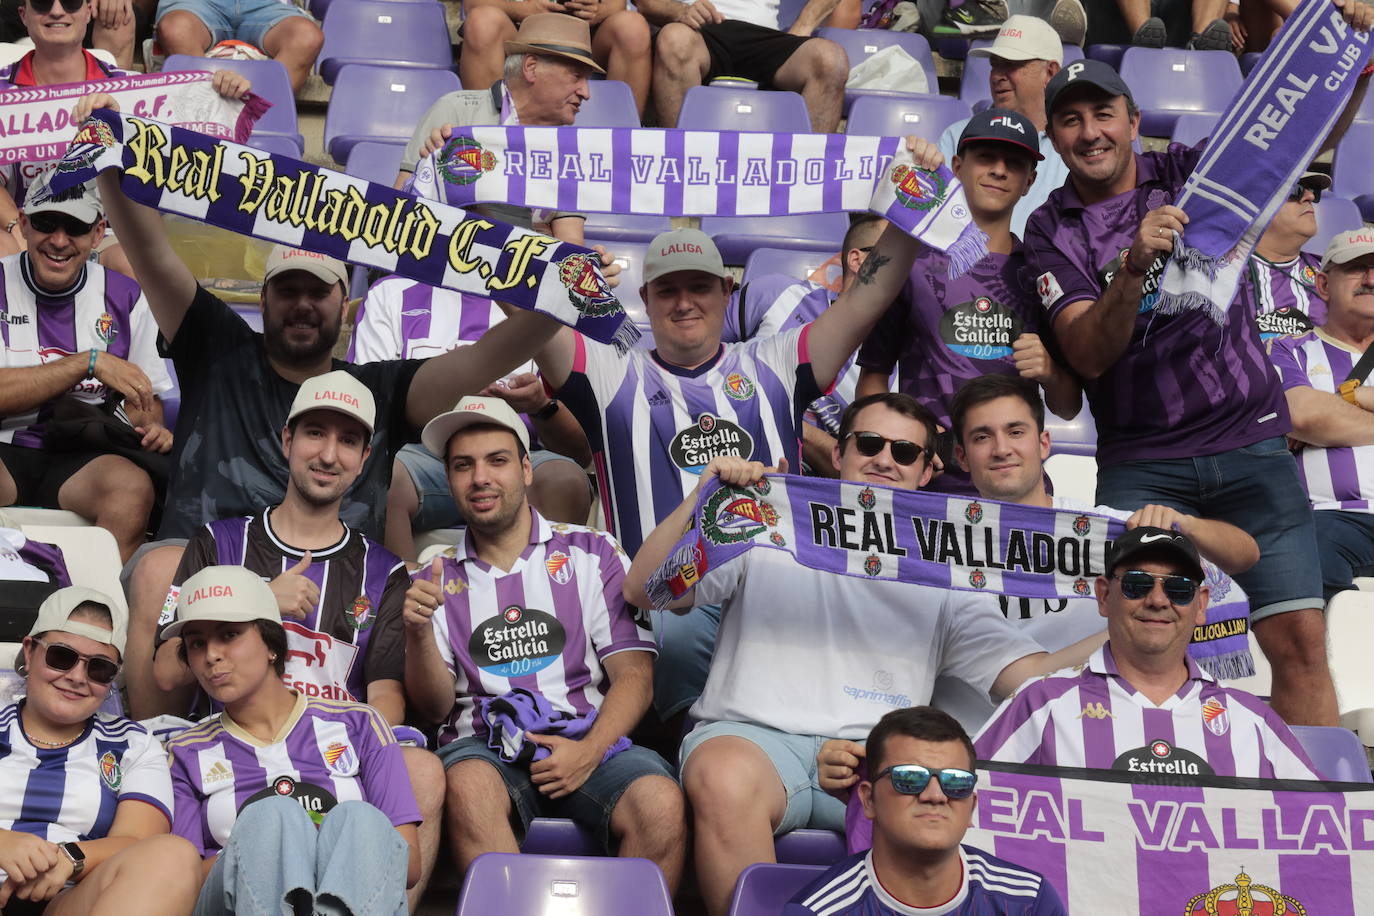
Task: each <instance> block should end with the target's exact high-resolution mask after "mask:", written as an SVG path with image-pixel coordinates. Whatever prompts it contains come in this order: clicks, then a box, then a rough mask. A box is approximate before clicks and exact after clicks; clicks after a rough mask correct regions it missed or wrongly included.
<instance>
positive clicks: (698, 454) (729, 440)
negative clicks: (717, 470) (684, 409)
mask: <svg viewBox="0 0 1374 916" xmlns="http://www.w3.org/2000/svg"><path fill="white" fill-rule="evenodd" d="M753 453H754V437H753V436H751V435H749V433H748V432H746V431H745V430H744V429H743V428H742V427H740V426H738V425H737V424H735V423H732V422H730V421H729V420H726V419H724V418H721V417H717V416H715V415H713V414H709V413H704V414H702V415H701V416H699V417H697V421H696V423H694V424H693V425H691V426H689V427H687V428H686V429H684V430H681V431H680V432H678V434H677V435H675V436H674V437H673V440H672V442H671V443H669V445H668V455H669V456H670V457H671V458H672V459H673V464H676V465H677V466H678V467H680V468H682V470H684V471H687V472H689V473H692V474H700V473H701V472H702V471H703V470H705V469H706V465H708V464H710V462H711V459H712V458H717V457H719V456H721V455H734V456H737V457H739V458H748V457H749V456H750V455H752V454H753Z"/></svg>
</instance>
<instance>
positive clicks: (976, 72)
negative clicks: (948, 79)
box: [959, 38, 1083, 105]
mask: <svg viewBox="0 0 1374 916" xmlns="http://www.w3.org/2000/svg"><path fill="white" fill-rule="evenodd" d="M991 44H992V39H991V38H979V39H976V40H974V41H973V42H972V43H971V44H970V45H969V50H970V51H971V50H973V49H974V48H986V47H988V46H990V45H991ZM1082 59H1083V49H1082V48H1080V47H1079V46H1078V45H1064V63H1065V64H1071V63H1073V62H1074V61H1076V60H1082ZM991 74H992V61H991V60H990V59H989V58H986V57H982V56H979V57H974V56H973V55H969V57H968V58H967V59H966V60H965V61H964V73H963V75H962V76H961V77H960V78H959V98H961V99H963V100H964V101H965V102H967V103H969V104H970V105H973V104H975V103H977V102H981V101H983V100H985V99H986V100H988V101H991V100H992V93H991V92H990V91H989V90H988V77H989V76H990V75H991Z"/></svg>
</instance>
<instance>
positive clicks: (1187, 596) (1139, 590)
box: [1117, 569, 1198, 607]
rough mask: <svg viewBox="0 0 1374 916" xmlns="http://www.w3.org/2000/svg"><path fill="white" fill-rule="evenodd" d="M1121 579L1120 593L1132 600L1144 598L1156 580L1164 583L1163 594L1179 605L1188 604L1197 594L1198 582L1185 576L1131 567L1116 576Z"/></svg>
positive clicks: (1152, 589)
mask: <svg viewBox="0 0 1374 916" xmlns="http://www.w3.org/2000/svg"><path fill="white" fill-rule="evenodd" d="M1117 578H1119V579H1120V580H1121V594H1123V595H1125V596H1126V597H1127V598H1129V599H1131V600H1132V601H1137V600H1139V599H1141V598H1144V597H1145V596H1146V595H1148V594H1149V593H1150V592H1152V591H1154V588H1155V583H1156V582H1163V583H1164V594H1165V595H1166V596H1167V597H1168V599H1169V600H1170V601H1172V602H1173V603H1174V604H1177V605H1179V606H1180V607H1181V606H1183V605H1185V604H1189V603H1191V602H1192V600H1193V596H1194V595H1196V594H1197V587H1198V583H1196V582H1194V581H1193V580H1192V579H1189V578H1188V577H1187V576H1161V575H1157V574H1155V573H1148V572H1145V571H1144V570H1141V569H1132V570H1131V571H1129V572H1124V573H1122V574H1121V575H1120V576H1118V577H1117Z"/></svg>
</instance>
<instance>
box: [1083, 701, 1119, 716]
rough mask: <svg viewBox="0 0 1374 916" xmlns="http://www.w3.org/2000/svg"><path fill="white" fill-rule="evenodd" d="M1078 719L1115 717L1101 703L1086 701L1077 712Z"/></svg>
mask: <svg viewBox="0 0 1374 916" xmlns="http://www.w3.org/2000/svg"><path fill="white" fill-rule="evenodd" d="M1078 718H1080V719H1115V718H1116V716H1114V715H1112V711H1111V710H1110V709H1108V708H1107V707H1105V706H1103V705H1102V704H1101V703H1088V704H1086V705H1085V706H1084V707H1083V711H1082V712H1080V713H1079V714H1078Z"/></svg>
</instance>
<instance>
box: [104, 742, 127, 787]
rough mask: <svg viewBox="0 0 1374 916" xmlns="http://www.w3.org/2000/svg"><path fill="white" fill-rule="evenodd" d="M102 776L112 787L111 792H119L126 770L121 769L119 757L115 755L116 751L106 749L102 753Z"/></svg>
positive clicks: (106, 783)
mask: <svg viewBox="0 0 1374 916" xmlns="http://www.w3.org/2000/svg"><path fill="white" fill-rule="evenodd" d="M100 778H101V780H102V781H103V782H104V783H105V785H107V786H109V787H110V791H111V792H118V791H119V787H120V785H121V784H122V783H123V782H124V771H123V770H122V769H120V767H119V759H118V758H116V757H115V755H114V751H106V752H105V753H103V754H101V755H100Z"/></svg>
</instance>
